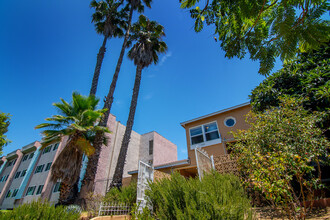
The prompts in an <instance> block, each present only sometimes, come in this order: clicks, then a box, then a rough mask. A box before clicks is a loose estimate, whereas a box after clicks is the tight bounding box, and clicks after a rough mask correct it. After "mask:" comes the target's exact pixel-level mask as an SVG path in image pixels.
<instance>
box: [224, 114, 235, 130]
mask: <svg viewBox="0 0 330 220" xmlns="http://www.w3.org/2000/svg"><path fill="white" fill-rule="evenodd" d="M228 119H233V120H234V124H233V125H232V126H228V125H227V124H226V121H227V120H228ZM223 124H224V125H225V126H226V127H228V128H232V127H234V126H235V125H236V118H234V117H233V116H228V117H227V118H225V119H224V120H223Z"/></svg>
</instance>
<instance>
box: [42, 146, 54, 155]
mask: <svg viewBox="0 0 330 220" xmlns="http://www.w3.org/2000/svg"><path fill="white" fill-rule="evenodd" d="M51 149H52V145H50V146H48V147H46V148H45V149H44V151H43V152H42V154H46V153H48V152H49V151H50V150H51Z"/></svg>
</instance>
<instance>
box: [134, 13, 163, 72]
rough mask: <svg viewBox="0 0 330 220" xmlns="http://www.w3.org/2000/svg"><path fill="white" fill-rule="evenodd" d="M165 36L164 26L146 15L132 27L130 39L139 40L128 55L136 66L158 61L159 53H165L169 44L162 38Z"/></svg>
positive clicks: (143, 66) (141, 16)
mask: <svg viewBox="0 0 330 220" xmlns="http://www.w3.org/2000/svg"><path fill="white" fill-rule="evenodd" d="M163 36H165V32H164V27H163V26H162V25H160V24H158V23H157V22H156V21H150V20H149V19H148V18H146V17H145V16H144V15H140V16H139V21H138V22H137V23H135V24H134V25H133V27H132V35H131V38H130V40H131V41H137V42H136V43H135V44H134V45H133V47H132V49H131V50H130V51H129V52H128V57H129V58H130V59H131V60H133V61H134V64H135V65H136V66H141V67H142V68H145V67H148V66H149V65H150V64H151V63H152V62H153V63H155V64H156V63H157V62H158V54H159V53H165V52H166V50H167V45H166V43H165V42H164V41H162V40H161V38H162V37H163Z"/></svg>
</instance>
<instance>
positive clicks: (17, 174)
mask: <svg viewBox="0 0 330 220" xmlns="http://www.w3.org/2000/svg"><path fill="white" fill-rule="evenodd" d="M19 175H21V171H18V172H16V174H15V179H17V178H18V177H19Z"/></svg>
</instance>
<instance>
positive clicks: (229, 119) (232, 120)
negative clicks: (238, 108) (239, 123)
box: [224, 117, 236, 127]
mask: <svg viewBox="0 0 330 220" xmlns="http://www.w3.org/2000/svg"><path fill="white" fill-rule="evenodd" d="M224 124H225V125H226V126H227V127H233V126H234V125H235V124H236V119H235V118H234V117H227V118H225V120H224Z"/></svg>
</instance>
